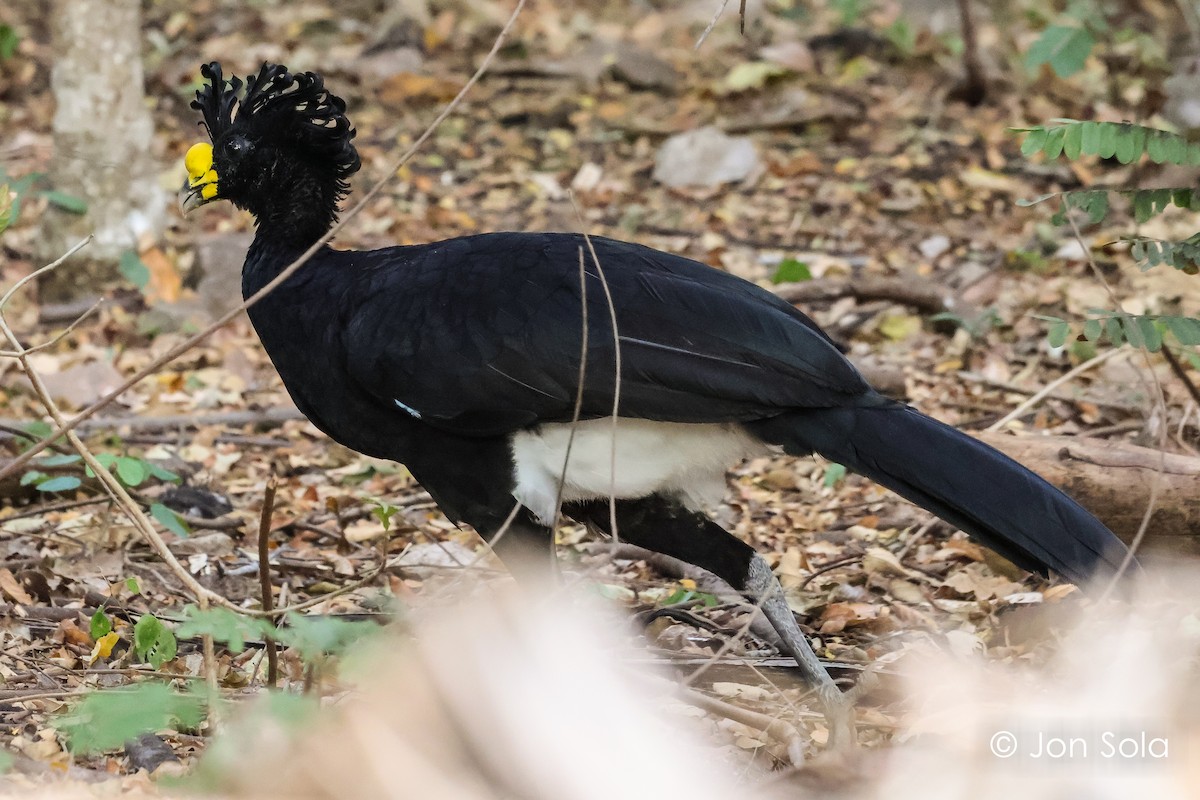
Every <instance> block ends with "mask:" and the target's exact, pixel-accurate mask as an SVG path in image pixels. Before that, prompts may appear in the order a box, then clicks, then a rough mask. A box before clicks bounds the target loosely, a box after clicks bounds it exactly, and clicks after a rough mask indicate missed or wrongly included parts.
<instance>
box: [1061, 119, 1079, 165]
mask: <svg viewBox="0 0 1200 800" xmlns="http://www.w3.org/2000/svg"><path fill="white" fill-rule="evenodd" d="M1062 151H1063V155H1065V156H1066V157H1067V158H1068V159H1069V160H1071V161H1074V160H1075V159H1077V158H1079V155H1080V154H1081V153H1082V152H1083V125H1082V124H1080V123H1074V124H1071V125H1068V126H1067V127H1066V133H1065V134H1064V136H1063V148H1062Z"/></svg>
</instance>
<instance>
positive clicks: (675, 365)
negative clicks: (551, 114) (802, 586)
mask: <svg viewBox="0 0 1200 800" xmlns="http://www.w3.org/2000/svg"><path fill="white" fill-rule="evenodd" d="M204 74H205V76H206V77H207V78H209V80H210V85H209V86H207V87H206V88H205V89H204V90H202V91H201V92H200V93H199V95H198V100H197V103H195V104H194V105H196V107H197V108H198V109H200V110H201V111H202V112H203V113H204V116H205V121H206V125H207V128H208V130H209V133H210V135H211V137H212V140H213V148H212V151H211V158H210V157H209V152H208V151H206V150H203V149H201V150H200V151H197V152H196V153H195V154H193V153H192V152H189V156H188V159H189V171H190V173H191V179H190V181H189V186H188V187H186V188H187V191H188V201H187V203H186V204H185V205H188V206H193V205H196V204H198V203H200V202H207V201H208V200H211V199H229V200H231V201H233V202H234V203H235V204H236V205H238V206H240V207H242V208H245V209H247V210H249V211H250V212H252V213H253V214H254V215H255V217H256V219H257V222H258V232H257V235H256V238H255V240H254V243H253V245H252V246H251V248H250V250H249V252H248V253H247V257H246V263H245V267H244V270H243V287H242V291H243V294H245V295H246V296H249V295H251V294H253V293H255V292H256V291H258V290H259V289H261V288H262V287H263V286H265V285H266V284H267V283H268V282H270V281H271V280H272V279H273V278H275V277H276V276H277V275H278V274H279V272H280V271H281V270H282V269H283V268H284V267H285V266H287V265H288V264H290V263H291V262H292V261H293V260H294V259H295V258H296V257H297V256H299V255H300V253H301V252H302V251H303V250H304V249H305V248H306V247H308V246H309V245H311V244H312V243H313V242H314V241H316V239H317V238H319V237H320V236H321V235H322V234H324V233H325V232H326V231H327V230H328V229H329V227H330V225H331V224H332V223H333V221H334V220H335V219H336V213H337V203H338V200H339V199H340V198H341V197H342V195H343V194H344V192H345V190H346V185H345V179H346V177H347V176H348V175H349V174H350V173H352V172H353V171H354V170H355V169H357V167H358V156H357V154H356V153H355V152H354V148H353V145H352V138H353V135H354V132H353V129H352V128H351V127H350V125H349V122H348V121H346V118H345V116H344V115H343V113H342V112H343V111H344V108H345V106H344V103H342V101H341V100H339V99H337V98H336V97H333V96H332V95H330V94H329V93H328V92H327V91H326V90H325V89H324V87H323V83H322V82H321V79H320V78H319V77H317V76H315V75H312V74H309V73H304V74H298V75H296V74H292V73H289V72H287V71H286V70H285V69H284V68H282V67H276V66H270V65H267V66H264V67H263V70H262V71H261V72H260V74H259V75H258V76H256V77H255V78H253V79H250V80H249V81H248V88H247V93H248V96H249V98H250V100H249V101H247V100H246V99H245V97H243V96H241V95H239V89H240V86H239V84H238V83H237V82H236V79H234V80H235V82H229V83H227V82H224V81H223V80H222V76H221V71H220V67H219V65H215V64H214V65H209V66H207V67H206V68H205V71H204ZM239 98H241V99H240V102H241V106H240V107H239V108H236V110H235V106H236V105H237V103H238V102H239ZM198 147H201V148H202V147H203V146H198ZM210 184H211V185H213V186H215V189H208V190H205V186H207V185H210ZM202 190H203V191H202ZM593 248H594V256H593ZM581 259H582V263H583V266H584V272H585V273H586V277H585V278H583V279H582V280H581V275H580V265H581ZM597 262H598V264H597ZM601 271H602V272H603V277H604V282H606V283H607V290H608V292H610V293H611V296H612V304H613V307H614V309H615V315H616V323H617V324H616V337H617V340H618V342H619V352H620V359H621V371H620V378H621V380H620V392H619V401H618V409H619V410H618V414H619V416H620V417H621V418H623V419H627V420H645V421H654V422H661V423H681V424H682V425H680V426H679V427H670V426H668V427H667V428H664V429H663V430H664V431H667V433H666V434H664V435H667V436H668V439H666V440H665V441H668V442H669V441H670V439H669V436H670V435H674V434H673V433H672V432H679V431H682V432H684V433H688V432H693V431H699V432H701V435H705V436H707V435H709V434H710V433H711V434H712V435H713V436H714V437H718V438H720V437H725V438H729V437H733V438H731V439H729V440H730V441H733V440H734V439H736V438H737V437H743V438H745V439H746V441H749V442H753V443H754V444H755V446H762V447H766V446H768V445H773V446H777V447H780V448H782V449H783V450H785V451H786V452H788V453H791V454H793V455H807V454H810V453H813V452H819V453H821V454H823V455H825V456H827V457H829V458H831V459H833V460H835V461H838V462H841V463H843V464H845V465H847V466H848V467H850V468H852V469H854V470H856V471H859V472H861V473H863V474H865V475H867V476H869V477H871V478H872V479H874V480H876V481H878V482H879V483H881V484H883V485H885V486H888V487H889V488H891V489H893V490H895V491H896V492H898V493H899V494H901V495H903V496H904V497H907V498H908V499H910V500H912V501H913V502H916V503H917V504H919V505H921V506H923V507H925V508H927V509H929V510H931V511H933V512H934V513H936V514H938V515H940V516H942V517H943V518H944V519H946V520H948V521H950V522H951V523H953V524H955V525H957V526H959V527H960V528H962V529H963V530H964V531H966V532H967V533H969V534H971V535H973V536H975V537H977V538H979V539H980V540H981V541H982V542H983V543H985V544H987V545H988V546H990V547H992V548H994V549H995V550H997V551H998V552H1000V553H1002V554H1003V555H1005V556H1007V557H1008V558H1010V559H1012V560H1013V561H1015V562H1016V563H1018V564H1020V565H1021V566H1023V567H1025V568H1027V569H1030V570H1034V571H1038V572H1041V573H1043V574H1045V573H1047V572H1048V571H1053V572H1057V573H1059V574H1061V575H1063V576H1065V577H1067V578H1069V579H1071V580H1073V581H1079V582H1082V581H1086V580H1087V579H1089V578H1090V577H1092V576H1093V575H1096V574H1098V573H1099V574H1108V573H1111V572H1112V571H1113V570H1115V569H1116V568H1117V566H1118V565H1119V563H1120V561H1121V560H1122V558H1123V557H1124V552H1125V551H1124V547H1123V546H1122V545H1121V543H1120V542H1119V541H1118V540H1117V539H1116V537H1114V536H1113V534H1112V533H1111V532H1109V531H1108V529H1107V528H1105V527H1104V526H1103V525H1102V524H1101V523H1100V522H1098V521H1097V520H1096V519H1095V518H1094V517H1092V516H1091V515H1090V514H1088V513H1087V512H1086V511H1085V510H1083V509H1082V508H1081V507H1080V506H1078V505H1077V504H1076V503H1075V502H1074V501H1072V500H1071V499H1069V498H1068V497H1067V496H1066V495H1064V494H1063V493H1061V492H1060V491H1058V490H1057V489H1055V488H1054V487H1052V486H1050V485H1049V484H1048V483H1046V482H1045V481H1043V480H1042V479H1041V478H1039V477H1037V476H1036V475H1034V474H1033V473H1031V472H1029V471H1028V470H1027V469H1025V468H1024V467H1022V466H1020V465H1019V464H1017V463H1016V462H1014V461H1012V460H1011V459H1008V458H1007V457H1005V456H1003V455H1001V454H1000V453H998V452H997V451H995V450H993V449H992V448H990V447H988V446H986V445H984V444H981V443H979V442H978V441H976V440H974V439H972V438H970V437H968V436H966V435H964V434H962V433H959V432H958V431H955V430H954V429H952V428H950V427H948V426H945V425H943V424H941V423H939V422H936V421H934V420H932V419H930V418H928V417H925V416H923V415H921V414H919V413H917V412H916V411H914V410H912V409H911V408H908V407H907V406H904V405H902V404H900V403H896V402H894V401H892V400H889V399H887V398H884V397H883V396H881V395H879V394H878V393H876V392H875V391H874V390H873V389H872V388H871V387H870V386H869V385H868V384H867V383H866V381H865V380H864V379H863V378H862V376H861V375H860V374H859V373H858V372H857V371H856V370H855V368H854V367H853V366H852V365H851V364H850V363H849V362H848V361H847V360H846V359H845V358H844V357H843V356H842V354H841V353H840V352H839V351H838V349H837V348H836V347H835V346H834V345H833V343H832V342H831V341H830V339H829V338H828V337H827V336H826V335H825V334H824V333H823V332H822V331H821V330H820V328H818V327H817V325H816V324H815V323H814V322H813V321H812V320H810V319H809V318H808V317H806V316H805V315H804V314H802V313H801V312H799V311H797V310H796V309H795V308H793V307H792V306H791V305H790V304H788V303H786V302H784V301H782V300H780V299H779V298H777V297H776V296H774V295H773V294H771V293H770V292H768V291H765V290H763V289H761V288H759V287H757V286H755V285H753V284H750V283H748V282H746V281H743V280H740V279H738V278H736V277H733V276H731V275H729V274H727V273H724V272H721V271H718V270H715V269H712V268H710V267H708V266H705V265H703V264H700V263H697V262H695V261H691V260H689V259H686V258H681V257H679V256H674V255H670V254H667V253H662V252H658V251H655V250H652V249H649V248H646V247H642V246H639V245H635V244H628V243H624V242H619V241H614V240H610V239H605V238H600V237H592V239H591V241H590V243H589V242H587V241H585V239H584V237H583V236H581V235H577V234H559V233H496V234H484V235H478V236H467V237H462V238H458V239H452V240H449V241H444V242H438V243H434V244H427V245H418V246H411V247H392V248H386V249H381V250H373V251H369V252H354V251H339V250H334V249H332V248H329V247H322V248H320V249H319V250H318V251H317V252H316V254H315V255H314V256H313V257H312V259H311V260H310V261H309V262H308V263H307V264H305V265H304V266H303V267H302V268H301V269H300V270H299V271H298V272H297V273H296V274H294V275H293V276H292V277H290V278H289V279H288V280H286V281H285V282H284V283H283V284H282V285H281V286H279V287H278V288H277V289H276V290H275V291H274V292H272V293H271V294H269V295H267V296H266V297H265V298H263V299H262V300H261V301H260V302H258V303H257V304H256V305H254V306H253V307H252V308H251V309H250V312H249V313H250V318H251V320H252V322H253V324H254V327H255V329H256V330H257V331H258V334H259V336H260V337H261V339H262V343H263V346H264V347H265V349H266V351H267V353H268V354H269V355H270V357H271V359H272V361H273V362H274V364H275V366H276V368H277V369H278V370H279V373H280V375H281V376H282V378H283V381H284V384H285V385H286V386H287V389H288V391H289V392H290V393H291V395H292V397H293V399H294V400H295V402H296V404H297V405H298V407H299V408H300V410H301V411H303V412H304V414H305V415H306V416H307V417H308V418H309V419H311V420H312V421H313V423H314V424H316V425H317V427H319V428H320V429H321V430H323V431H325V432H326V433H327V434H329V435H330V436H331V437H332V438H334V439H336V440H338V441H339V442H341V443H343V444H345V445H347V446H348V447H351V448H353V449H355V450H358V451H360V452H363V453H367V454H369V455H373V456H378V457H382V458H389V459H393V460H396V461H400V462H403V463H404V464H405V465H406V466H407V467H408V468H409V469H410V470H411V471H412V473H413V475H414V476H415V477H416V478H417V479H418V480H419V481H420V482H421V483H422V484H423V485H424V486H425V488H426V489H428V490H429V492H430V493H431V494H432V495H433V497H434V498H435V499H436V500H437V502H438V503H439V505H440V506H441V507H442V509H443V510H444V511H445V513H446V514H447V516H449V517H450V518H451V519H454V520H457V521H462V522H467V523H470V524H471V525H473V526H474V527H476V528H477V529H478V530H479V531H480V533H482V534H483V535H484V536H492V535H494V534H495V533H496V532H497V530H499V529H500V527H501V526H502V523H503V522H504V520H505V519H506V518H507V517H509V515H510V512H512V511H513V509H514V505H515V503H516V500H517V499H518V498H520V497H522V496H523V495H522V489H521V486H519V485H518V484H519V483H520V482H521V481H522V480H524V478H523V477H522V474H520V472H521V470H520V465H519V464H518V461H519V453H520V452H521V451H520V448H519V442H520V441H521V437H522V436H526V437H534V439H536V437H538V436H541V435H542V434H543V433H545V432H547V431H550V430H552V429H554V427H555V426H557V425H563V424H566V423H570V421H571V420H572V417H573V414H574V410H575V403H576V394H577V388H578V382H579V374H580V358H581V344H582V342H581V339H582V336H583V320H584V317H585V315H584V313H583V308H584V305H585V302H584V296H585V295H586V308H587V313H586V319H587V324H588V331H587V334H588V335H587V342H588V348H587V369H586V372H585V377H584V381H583V386H582V393H581V397H582V404H581V409H580V410H581V415H580V418H581V419H582V420H584V421H586V420H596V419H602V418H604V417H607V416H609V415H610V414H611V412H612V409H613V403H614V396H613V395H614V386H615V383H616V382H615V380H614V378H615V372H614V365H615V361H616V355H617V345H615V344H614V331H613V328H612V322H611V320H610V309H609V305H608V302H607V300H606V292H605V286H604V285H603V284H602V281H601ZM696 426H707V427H696ZM655 430H657V429H655ZM724 440H725V439H722V441H724ZM537 441H538V442H542V441H543V440H540V439H538V440H537ZM668 455H669V454H668ZM725 466H728V465H725ZM565 499H566V504H565V506H564V511H565V512H566V513H567V514H568V515H570V516H573V517H575V518H576V519H579V520H581V521H584V522H588V523H589V524H591V525H593V526H594V527H597V528H599V529H601V530H607V528H608V527H609V524H610V518H609V509H608V502H607V500H605V498H604V497H603V496H602V495H600V494H597V493H595V492H592V493H591V494H589V493H588V492H587V491H583V490H580V491H576V492H575V493H574V494H573V495H569V496H567V497H566V498H565ZM526 505H530V504H529V503H526ZM615 515H616V517H617V520H618V528H619V532H620V535H621V537H622V538H624V539H626V540H629V541H633V542H635V543H637V544H640V545H643V546H645V547H648V548H650V549H654V550H658V551H660V552H666V553H668V554H670V555H674V556H676V557H679V558H681V559H684V560H686V561H690V562H692V563H696V564H699V565H701V566H703V567H705V568H707V569H710V570H712V571H713V572H716V573H717V574H718V575H720V576H721V577H723V578H725V579H726V580H729V581H730V582H731V583H733V584H734V585H735V586H736V587H737V588H739V589H742V590H744V591H747V592H748V593H762V592H767V593H770V594H771V595H772V597H773V598H774V599H771V600H770V601H769V602H765V603H764V610H765V611H766V612H767V615H768V617H769V618H770V619H771V622H772V623H773V624H774V625H775V627H776V628H777V629H778V630H779V632H780V634H781V637H782V638H783V640H784V644H785V645H786V646H787V647H788V649H789V650H791V651H792V652H793V653H794V654H796V656H797V658H798V660H799V661H800V663H801V666H802V667H803V668H804V669H805V671H806V674H808V676H809V677H810V678H811V679H812V680H814V681H815V682H818V683H820V684H821V685H822V686H823V689H824V696H825V699H826V701H827V702H828V703H829V704H830V705H836V702H837V701H836V690H834V689H832V684H830V683H829V682H828V678H827V676H825V674H824V672H823V671H821V670H820V667H819V665H818V664H817V662H816V660H815V658H814V657H812V654H811V652H810V651H808V648H807V645H806V644H805V643H804V641H803V637H802V636H800V634H799V629H798V628H797V627H796V625H795V621H794V619H792V617H791V614H790V612H789V611H787V608H786V605H785V604H782V599H781V598H782V596H781V593H779V592H778V590H777V586H776V585H775V584H774V580H773V578H771V577H770V574H769V570H767V573H766V576H764V575H763V569H764V568H765V567H764V566H763V564H762V562H761V559H759V558H758V557H757V556H756V555H755V554H754V552H753V550H752V549H751V548H749V547H748V546H746V545H745V544H744V543H742V542H740V541H738V540H736V539H735V538H733V537H731V536H729V535H728V534H726V533H725V532H724V531H722V530H721V529H720V528H719V527H718V526H717V525H716V524H715V523H713V522H712V521H711V520H709V519H708V518H707V517H705V516H704V515H703V514H702V513H700V511H699V510H698V509H696V508H695V507H694V504H689V502H688V501H687V498H686V497H684V496H683V494H681V493H679V492H677V491H667V490H664V489H662V488H661V487H658V488H656V487H655V486H651V485H649V484H647V485H646V487H644V488H641V489H639V488H638V487H637V486H634V487H632V488H628V489H626V490H625V491H624V492H623V493H622V494H621V495H620V496H619V497H618V498H617V503H616V508H615ZM546 522H548V520H547V519H546V518H545V513H544V510H543V509H539V508H537V507H530V508H524V509H521V510H520V511H519V513H518V514H517V516H516V518H515V521H514V522H513V525H512V528H511V530H510V531H509V533H507V534H506V538H507V539H508V543H507V545H508V546H507V550H508V552H528V551H531V550H537V549H538V548H539V547H545V545H546V543H548V542H549V531H548V528H547V527H546ZM501 554H502V555H505V549H504V548H501Z"/></svg>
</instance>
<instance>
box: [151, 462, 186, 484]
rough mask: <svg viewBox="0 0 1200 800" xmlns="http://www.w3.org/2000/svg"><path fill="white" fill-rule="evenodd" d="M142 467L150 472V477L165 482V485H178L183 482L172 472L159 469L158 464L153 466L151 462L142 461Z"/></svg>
mask: <svg viewBox="0 0 1200 800" xmlns="http://www.w3.org/2000/svg"><path fill="white" fill-rule="evenodd" d="M142 465H143V466H144V467H146V469H148V470H149V471H150V474H151V475H152V476H154V477H155V478H158V479H159V480H160V481H166V482H167V483H179V482H180V481H182V480H183V479H182V478H180V477H179V476H178V475H176V474H175V473H174V472H171V470H169V469H164V468H163V467H160V466H159V465H158V464H155V463H154V462H153V461H144V460H143V461H142Z"/></svg>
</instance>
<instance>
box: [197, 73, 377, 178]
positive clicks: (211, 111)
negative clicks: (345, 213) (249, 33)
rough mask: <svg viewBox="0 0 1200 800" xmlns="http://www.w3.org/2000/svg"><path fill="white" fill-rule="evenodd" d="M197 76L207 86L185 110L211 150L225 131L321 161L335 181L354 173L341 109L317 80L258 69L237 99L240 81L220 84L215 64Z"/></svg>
mask: <svg viewBox="0 0 1200 800" xmlns="http://www.w3.org/2000/svg"><path fill="white" fill-rule="evenodd" d="M200 74H201V75H202V76H203V77H204V78H205V79H206V80H207V81H208V85H206V86H204V87H203V88H202V89H200V90H199V91H197V92H196V99H195V100H193V101H192V103H191V106H192V108H194V109H196V110H198V111H199V112H200V113H201V114H202V115H203V117H204V122H203V124H204V127H205V128H207V129H208V135H209V138H211V139H212V140H213V143H214V144H216V142H217V140H218V139H220V138H221V137H222V136H223V135H225V134H226V133H228V132H229V131H238V132H240V133H243V134H245V135H247V136H250V137H253V138H258V139H262V140H264V141H268V142H272V143H274V144H276V145H279V146H289V145H290V146H292V147H295V148H296V149H298V150H301V151H303V152H305V153H307V154H309V155H310V156H313V157H316V158H320V159H322V160H327V161H328V163H330V164H331V166H333V167H334V168H335V173H336V175H337V177H338V178H339V179H344V178H346V177H347V176H349V175H351V174H353V173H355V172H357V171H358V168H359V166H360V161H359V157H358V151H357V150H356V149H355V148H354V144H353V143H352V140H353V139H354V135H355V131H354V127H353V126H352V125H351V124H350V120H348V119H347V118H346V103H345V101H344V100H342V99H341V98H340V97H337V96H336V95H333V94H330V93H329V91H328V90H327V89H326V88H325V85H324V82H323V81H322V80H321V76H320V75H317V74H315V73H312V72H300V73H291V72H288V70H287V67H285V66H283V65H281V64H263V66H262V69H260V70H259V71H258V74H257V75H255V76H252V77H248V78H247V79H246V83H245V87H246V91H245V94H244V95H242V96H241V97H240V98H239V96H238V94H239V92H240V91H241V89H242V86H243V83H242V81H241V79H239V78H237V77H236V76H234V77H231V78H229V79H228V80H226V79H225V78H224V77H223V75H222V72H221V64H220V63H219V62H217V61H213V62H212V63H210V64H205V65H204V66H202V67H201V68H200ZM235 107H236V115H235Z"/></svg>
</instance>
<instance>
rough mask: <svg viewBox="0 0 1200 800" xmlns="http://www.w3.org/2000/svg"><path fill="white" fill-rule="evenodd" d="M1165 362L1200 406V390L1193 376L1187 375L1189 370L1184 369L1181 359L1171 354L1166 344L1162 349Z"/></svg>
mask: <svg viewBox="0 0 1200 800" xmlns="http://www.w3.org/2000/svg"><path fill="white" fill-rule="evenodd" d="M1162 355H1163V360H1165V361H1166V362H1167V365H1168V366H1169V367H1170V368H1171V372H1174V373H1175V377H1176V378H1179V382H1180V383H1182V384H1183V388H1184V389H1186V390H1187V393H1188V394H1189V395H1191V396H1192V399H1193V400H1195V401H1196V403H1197V404H1200V389H1197V388H1196V384H1195V383H1193V382H1192V376H1191V375H1188V374H1187V370H1186V369H1184V368H1183V364H1180V363H1179V359H1178V358H1176V357H1175V354H1174V353H1172V352H1171V348H1169V347H1167V346H1166V345H1165V344H1164V345H1163V347H1162Z"/></svg>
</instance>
